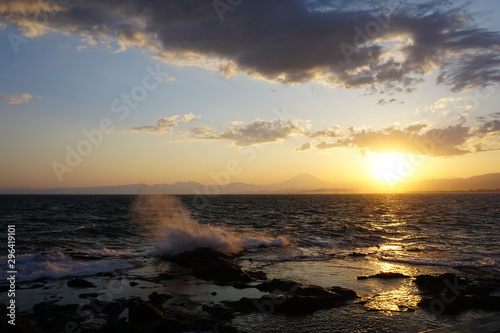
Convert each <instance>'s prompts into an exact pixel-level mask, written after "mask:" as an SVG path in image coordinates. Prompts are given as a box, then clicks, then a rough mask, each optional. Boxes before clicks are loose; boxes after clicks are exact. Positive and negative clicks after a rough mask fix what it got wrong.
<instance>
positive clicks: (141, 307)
mask: <svg viewBox="0 0 500 333" xmlns="http://www.w3.org/2000/svg"><path fill="white" fill-rule="evenodd" d="M127 307H128V309H129V312H128V318H129V320H130V322H131V323H143V322H149V321H154V320H158V319H160V318H162V317H163V311H162V310H160V309H159V308H157V307H155V306H153V305H152V304H151V303H150V302H144V301H143V300H141V299H131V300H129V301H128V302H127Z"/></svg>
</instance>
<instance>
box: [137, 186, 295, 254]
mask: <svg viewBox="0 0 500 333" xmlns="http://www.w3.org/2000/svg"><path fill="white" fill-rule="evenodd" d="M133 212H134V215H135V217H136V220H138V221H140V222H141V223H150V224H151V225H152V226H153V227H152V231H153V233H154V234H155V235H156V237H157V238H158V241H157V243H156V245H155V246H154V248H153V249H151V250H149V251H146V252H144V255H172V254H178V253H181V252H184V251H189V250H194V249H196V248H197V247H209V248H212V249H214V250H217V251H220V252H224V253H227V254H231V253H238V252H240V251H242V250H244V249H249V248H255V247H270V246H287V245H289V244H290V241H291V240H290V239H289V238H287V237H284V236H280V237H276V238H273V237H271V236H268V235H266V234H257V233H251V234H239V233H236V232H234V231H231V230H229V229H227V228H224V227H223V226H213V225H210V224H202V223H199V222H198V221H197V220H196V219H194V218H193V217H192V216H191V214H190V213H189V211H188V210H187V209H186V208H184V206H183V205H182V204H181V202H180V201H179V199H177V198H176V197H173V196H160V195H154V196H153V195H147V196H139V197H138V199H137V200H136V203H135V205H134V209H133Z"/></svg>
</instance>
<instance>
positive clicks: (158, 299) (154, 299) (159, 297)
mask: <svg viewBox="0 0 500 333" xmlns="http://www.w3.org/2000/svg"><path fill="white" fill-rule="evenodd" d="M172 297H173V296H172V295H167V294H159V293H158V292H156V291H155V292H153V293H151V294H150V295H149V296H148V298H149V301H150V302H151V303H153V304H156V305H162V304H163V303H165V302H166V301H168V300H169V299H171V298H172Z"/></svg>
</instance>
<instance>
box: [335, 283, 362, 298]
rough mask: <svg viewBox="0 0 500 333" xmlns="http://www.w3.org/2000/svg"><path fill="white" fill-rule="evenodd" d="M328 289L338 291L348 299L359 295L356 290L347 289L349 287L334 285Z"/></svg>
mask: <svg viewBox="0 0 500 333" xmlns="http://www.w3.org/2000/svg"><path fill="white" fill-rule="evenodd" d="M328 290H329V291H331V292H334V293H337V294H339V295H342V296H344V297H345V298H346V299H354V298H357V297H358V295H357V294H356V292H355V291H354V290H351V289H347V288H342V287H338V286H333V287H331V288H329V289H328Z"/></svg>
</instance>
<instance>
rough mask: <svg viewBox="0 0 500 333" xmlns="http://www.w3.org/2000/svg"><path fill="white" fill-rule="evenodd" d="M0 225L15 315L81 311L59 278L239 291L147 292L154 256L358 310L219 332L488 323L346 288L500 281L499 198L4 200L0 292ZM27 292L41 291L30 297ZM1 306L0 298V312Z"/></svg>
mask: <svg viewBox="0 0 500 333" xmlns="http://www.w3.org/2000/svg"><path fill="white" fill-rule="evenodd" d="M9 225H13V226H15V242H16V243H15V249H16V268H17V277H16V282H17V284H18V289H19V290H18V294H17V306H18V310H19V311H20V312H21V313H22V312H26V313H29V312H30V311H31V310H32V307H33V305H34V304H35V303H36V302H41V301H47V300H49V299H52V300H57V301H58V302H59V304H71V303H72V302H75V300H78V302H82V299H78V297H77V293H75V292H74V291H71V290H68V288H64V283H63V282H61V281H65V279H68V278H70V277H77V276H79V277H88V278H90V279H94V280H95V281H97V280H98V279H99V277H100V276H102V274H103V273H113V272H120V274H122V275H123V274H125V275H126V276H127V278H128V280H130V281H132V280H134V281H139V283H141V284H140V285H139V287H138V288H133V287H130V288H122V289H123V290H120V291H119V292H115V293H113V295H112V296H111V297H116V298H118V297H127V296H139V297H146V296H145V295H146V293H147V292H149V293H150V292H151V291H152V290H156V291H159V292H170V293H176V292H177V293H182V294H183V295H188V296H189V297H190V298H191V299H192V300H194V301H196V302H199V303H200V304H203V303H210V304H212V303H214V302H215V303H217V302H218V301H222V300H225V299H239V298H240V297H242V296H247V294H249V293H250V294H251V293H252V292H246V294H245V291H241V290H236V289H233V288H231V287H221V286H213V285H210V284H208V283H201V282H199V281H198V282H196V283H192V284H191V285H190V283H191V282H192V281H191V280H189V279H184V280H182V281H180V282H174V283H173V284H176V283H177V284H176V285H169V283H170V282H165V283H163V284H159V283H156V282H147V278H148V277H149V276H150V275H151V276H152V275H154V274H156V275H157V274H158V273H159V272H160V273H161V272H168V271H169V270H171V269H173V268H172V267H173V266H169V265H167V264H164V263H162V259H160V257H161V256H162V255H171V254H177V253H181V252H183V251H187V250H192V249H195V248H197V247H211V248H213V249H216V250H218V251H222V252H225V253H232V254H237V258H238V260H239V261H240V262H241V265H242V266H243V267H244V268H246V269H253V270H263V271H264V272H265V273H266V274H267V276H268V278H280V279H290V280H293V281H297V282H299V283H302V284H310V285H318V286H322V287H329V286H342V287H346V288H349V289H352V290H354V291H356V293H357V294H358V296H360V300H361V301H357V302H353V303H350V304H348V305H346V306H343V307H338V308H333V309H328V310H321V311H317V312H314V313H312V314H309V315H305V316H299V317H292V318H289V317H287V316H283V315H274V316H269V315H266V314H264V313H258V312H257V313H251V314H242V315H239V316H236V318H234V319H232V321H231V323H232V324H233V325H234V326H235V327H237V328H238V329H241V330H242V331H243V332H420V331H423V330H426V329H432V328H437V327H442V326H446V325H452V324H456V323H460V322H463V321H467V320H470V319H475V318H480V317H484V316H487V315H489V314H491V313H492V312H491V311H489V312H488V311H484V310H469V311H464V312H461V313H459V314H454V315H445V314H440V313H433V312H432V311H428V309H421V308H419V307H418V306H417V303H418V301H419V300H420V298H421V295H420V292H419V290H418V289H417V288H416V287H415V285H414V283H413V281H412V279H398V280H379V279H366V280H359V279H357V277H358V276H368V275H373V274H377V273H379V272H398V273H402V274H405V275H407V276H411V277H415V276H417V275H420V274H443V273H450V272H451V273H455V274H457V275H459V276H464V277H470V278H479V279H491V280H497V281H498V279H500V265H499V264H500V194H498V193H423V194H339V195H219V196H204V197H197V196H189V195H182V196H176V197H172V196H162V195H142V196H133V195H130V196H128V195H4V196H0V228H1V230H2V235H3V236H2V239H1V243H0V244H1V246H2V250H1V251H2V252H1V256H2V259H1V265H0V267H2V274H4V278H3V279H2V281H5V278H6V276H7V271H8V270H9V269H8V267H7V230H8V226H9ZM109 276H112V274H111V275H108V278H109ZM39 281H45V282H46V283H47V285H48V286H49V287H45V288H39V287H37V286H33V285H34V284H36V283H37V282H39ZM190 281H191V282H190ZM3 284H5V283H3ZM181 284H182V286H183V287H182V288H179V285H181ZM47 285H46V286H47ZM141 288H142V289H141ZM214 290H217V291H218V292H217V296H213V294H212V293H213V291H214ZM496 292H497V293H498V290H497V291H496ZM256 295H257V294H256ZM145 299H146V300H147V297H146V298H145ZM7 301H8V300H7V296H6V294H5V293H2V294H1V298H0V303H4V304H6V302H7ZM408 309H411V311H408ZM496 313H498V312H496ZM95 325H97V326H98V325H99V321H96V323H95Z"/></svg>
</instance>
